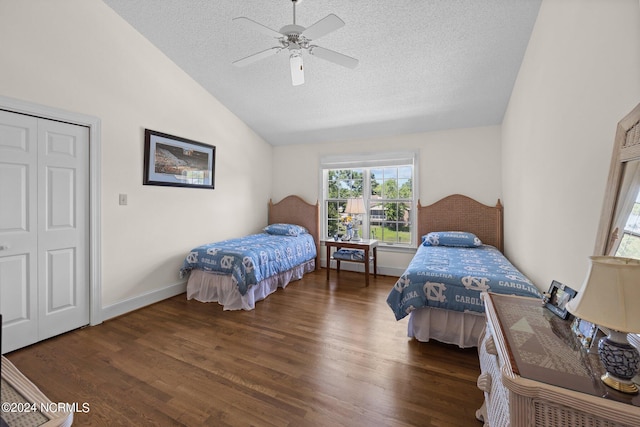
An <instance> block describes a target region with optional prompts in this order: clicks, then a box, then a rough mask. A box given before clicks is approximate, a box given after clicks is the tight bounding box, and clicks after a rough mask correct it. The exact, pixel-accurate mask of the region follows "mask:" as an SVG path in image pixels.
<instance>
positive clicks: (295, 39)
mask: <svg viewBox="0 0 640 427" xmlns="http://www.w3.org/2000/svg"><path fill="white" fill-rule="evenodd" d="M291 1H292V3H293V24H289V25H285V26H284V27H282V28H280V31H275V30H272V29H271V28H269V27H267V26H264V25H262V24H260V23H258V22H256V21H254V20H252V19H249V18H246V17H244V16H239V17H237V18H233V20H234V21H236V22H238V23H239V24H242V25H244V26H245V27H247V28H250V29H251V28H253V29H254V30H256V31H259V32H261V33H264V34H266V35H267V36H269V37H272V38H275V39H276V40H277V42H278V46H275V47H272V48H270V49H266V50H263V51H261V52H257V53H254V54H253V55H249V56H247V57H245V58H242V59H239V60H237V61H234V62H233V65H235V66H238V67H242V66H245V65H248V64H252V63H254V62H256V61H259V60H261V59H263V58H266V57H268V56H271V55H275V54H276V53H278V52H281V51H283V50H289V52H291V55H290V56H289V63H290V66H291V82H292V83H293V85H294V86H298V85H301V84H303V83H304V70H303V65H302V52H303V51H307V53H309V54H311V55H313V56H317V57H318V58H321V59H324V60H327V61H329V62H333V63H334V64H338V65H341V66H344V67H348V68H355V67H357V66H358V60H357V59H355V58H352V57H350V56H347V55H343V54H341V53H338V52H335V51H333V50H329V49H325V48H322V47H319V46H316V45H315V44H314V45H311V43H310V42H311V41H312V40H316V39H318V38H320V37H323V36H325V35H326V34H329V33H331V32H333V31H336V30H337V29H339V28H342V27H343V26H344V25H345V24H344V21H343V20H342V19H340V18H338V17H337V16H336V15H334V14H333V13H331V14H329V15H327V16H325V17H324V18H322V19H321V20H319V21H318V22H316V23H315V24H312V25H311V26H310V27H307V28H305V27H303V26H301V25H298V24H296V4H297V3H300V2H301V1H302V0H291Z"/></svg>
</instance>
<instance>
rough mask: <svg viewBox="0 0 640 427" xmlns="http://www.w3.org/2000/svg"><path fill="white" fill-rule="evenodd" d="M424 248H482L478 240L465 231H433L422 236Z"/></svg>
mask: <svg viewBox="0 0 640 427" xmlns="http://www.w3.org/2000/svg"><path fill="white" fill-rule="evenodd" d="M422 244H423V245H424V246H452V247H456V248H477V247H479V246H482V242H481V241H480V239H479V238H478V237H477V236H476V235H475V234H473V233H468V232H466V231H434V232H431V233H429V234H427V235H426V236H422Z"/></svg>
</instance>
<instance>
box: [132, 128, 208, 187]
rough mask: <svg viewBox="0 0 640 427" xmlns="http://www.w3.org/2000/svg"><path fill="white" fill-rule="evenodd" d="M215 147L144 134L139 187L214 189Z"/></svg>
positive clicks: (151, 131) (148, 133) (165, 136)
mask: <svg viewBox="0 0 640 427" xmlns="http://www.w3.org/2000/svg"><path fill="white" fill-rule="evenodd" d="M215 163H216V147H215V146H213V145H207V144H203V143H201V142H197V141H192V140H190V139H186V138H181V137H179V136H175V135H169V134H166V133H162V132H157V131H154V130H150V129H145V131H144V178H143V181H142V183H143V185H161V186H170V187H191V188H206V189H211V190H213V189H214V182H215Z"/></svg>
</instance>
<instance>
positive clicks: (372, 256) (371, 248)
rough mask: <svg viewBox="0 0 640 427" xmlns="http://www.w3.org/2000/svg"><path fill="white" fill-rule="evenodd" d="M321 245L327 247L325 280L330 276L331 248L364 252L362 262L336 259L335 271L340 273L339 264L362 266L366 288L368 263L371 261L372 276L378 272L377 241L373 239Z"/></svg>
mask: <svg viewBox="0 0 640 427" xmlns="http://www.w3.org/2000/svg"><path fill="white" fill-rule="evenodd" d="M322 243H324V245H325V246H326V247H327V280H329V276H330V274H331V248H335V249H336V250H339V249H341V248H347V249H358V250H362V251H363V252H364V257H363V259H362V261H360V260H354V259H336V271H337V272H340V262H345V261H346V262H358V263H361V264H364V276H365V278H364V280H365V283H366V286H369V263H370V262H371V261H373V275H374V277H375V276H376V274H377V270H378V241H377V240H374V239H362V240H358V241H353V240H349V241H342V240H334V239H329V240H323V241H322Z"/></svg>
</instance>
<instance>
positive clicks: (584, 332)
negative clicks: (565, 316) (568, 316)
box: [571, 317, 598, 349]
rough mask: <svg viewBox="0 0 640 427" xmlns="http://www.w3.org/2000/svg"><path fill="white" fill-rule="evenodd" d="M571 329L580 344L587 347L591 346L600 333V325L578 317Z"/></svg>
mask: <svg viewBox="0 0 640 427" xmlns="http://www.w3.org/2000/svg"><path fill="white" fill-rule="evenodd" d="M571 330H572V331H573V333H574V334H575V336H576V338H578V341H580V344H582V346H583V347H584V348H586V349H589V348H591V346H592V345H593V343H594V342H595V340H596V335H597V334H598V325H595V324H593V323H591V322H588V321H586V320H583V319H580V318H579V317H576V318H575V319H574V320H573V323H572V324H571Z"/></svg>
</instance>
